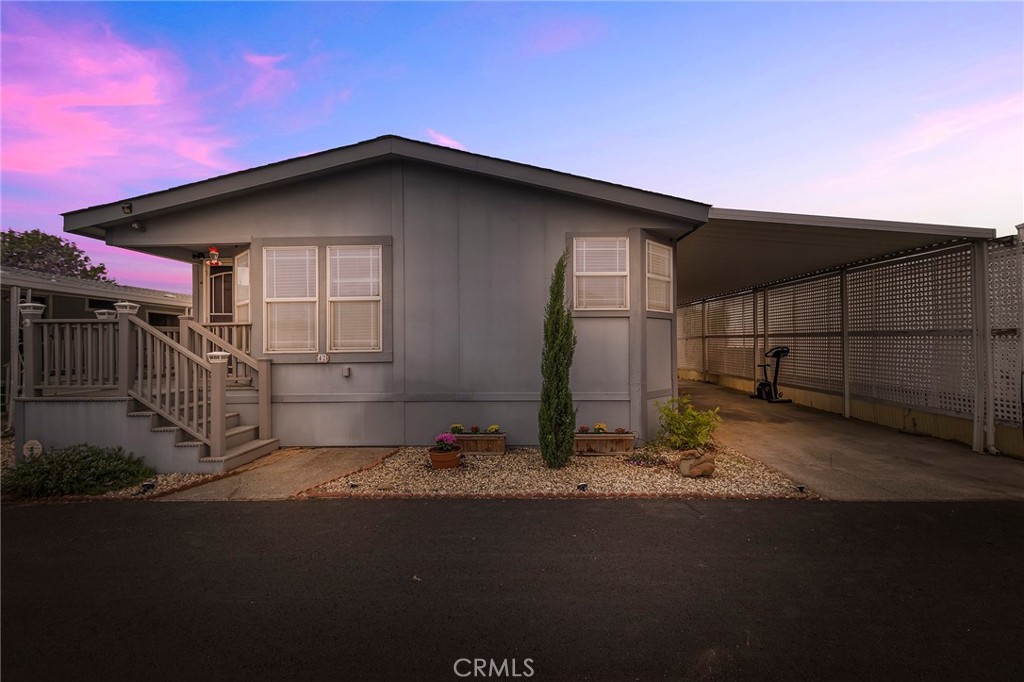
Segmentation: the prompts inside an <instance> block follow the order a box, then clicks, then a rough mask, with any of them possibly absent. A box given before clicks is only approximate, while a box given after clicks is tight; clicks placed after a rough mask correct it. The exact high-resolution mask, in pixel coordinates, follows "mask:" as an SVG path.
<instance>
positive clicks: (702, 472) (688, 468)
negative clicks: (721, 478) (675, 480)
mask: <svg viewBox="0 0 1024 682" xmlns="http://www.w3.org/2000/svg"><path fill="white" fill-rule="evenodd" d="M679 473H681V474H682V475H683V476H687V477H689V478H698V477H700V476H710V475H711V474H713V473H715V458H714V456H713V455H704V456H703V457H698V458H697V459H695V460H692V461H691V460H686V459H681V460H679Z"/></svg>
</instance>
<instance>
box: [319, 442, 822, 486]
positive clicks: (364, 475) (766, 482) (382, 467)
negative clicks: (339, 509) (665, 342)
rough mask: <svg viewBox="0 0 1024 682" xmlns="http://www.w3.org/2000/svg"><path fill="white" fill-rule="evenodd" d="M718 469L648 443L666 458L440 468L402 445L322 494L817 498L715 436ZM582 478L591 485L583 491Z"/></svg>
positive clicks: (517, 458) (526, 451)
mask: <svg viewBox="0 0 1024 682" xmlns="http://www.w3.org/2000/svg"><path fill="white" fill-rule="evenodd" d="M707 451H708V452H709V453H710V454H713V455H714V456H715V458H716V460H715V464H716V469H715V472H714V474H712V475H711V476H710V477H707V478H687V477H684V476H682V475H681V474H680V473H679V469H678V463H679V459H680V456H681V453H679V452H677V451H669V450H659V449H657V448H654V447H648V448H647V449H646V450H644V451H640V453H641V454H642V453H646V454H647V455H649V456H650V457H652V458H653V457H661V458H663V460H664V463H662V464H658V465H655V466H638V465H635V464H631V463H629V462H627V461H626V460H627V459H628V458H627V457H626V456H621V455H620V456H599V457H573V458H572V459H570V461H569V464H568V465H566V466H565V467H564V468H562V469H548V468H547V467H546V466H545V465H544V463H543V460H541V457H540V451H539V450H537V449H534V448H509V450H508V451H507V452H506V454H504V455H464V456H463V457H462V464H461V466H459V467H458V468H456V469H441V470H434V469H431V468H430V461H429V458H428V456H427V449H426V448H408V447H407V448H402V449H400V450H398V451H397V452H396V453H395V454H393V455H392V456H390V457H388V458H387V459H385V460H384V461H383V462H381V463H380V464H378V465H376V466H375V467H373V468H371V469H367V470H365V471H361V472H358V473H355V474H352V475H350V476H345V477H343V478H339V479H337V480H334V481H331V482H330V483H326V484H324V485H322V486H319V487H318V488H317V489H315V490H314V491H312V494H313V495H315V496H320V495H323V496H343V497H410V496H426V497H435V496H436V497H444V496H468V497H588V496H589V497H595V496H597V497H599V496H651V497H658V496H668V497H694V498H705V497H728V498H792V499H817V497H818V496H817V495H815V494H814V493H812V492H809V491H806V492H801V491H799V490H798V489H797V487H796V485H795V484H794V483H793V481H791V480H790V479H788V478H787V477H785V476H783V475H782V474H780V473H778V472H777V471H775V470H773V469H771V468H769V467H767V466H765V465H764V464H762V463H760V462H758V461H756V460H753V459H751V458H749V457H746V456H745V455H743V454H741V453H740V452H738V451H736V450H734V449H732V448H729V447H726V446H723V445H721V444H720V443H712V444H710V445H709V447H708V448H707ZM581 483H585V484H586V490H580V489H579V486H580V484H581Z"/></svg>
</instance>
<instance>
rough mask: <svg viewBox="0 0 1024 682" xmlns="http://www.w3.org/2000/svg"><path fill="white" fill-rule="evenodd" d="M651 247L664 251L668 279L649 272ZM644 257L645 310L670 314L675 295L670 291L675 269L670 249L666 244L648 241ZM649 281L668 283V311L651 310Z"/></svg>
mask: <svg viewBox="0 0 1024 682" xmlns="http://www.w3.org/2000/svg"><path fill="white" fill-rule="evenodd" d="M651 247H654V249H655V250H658V249H663V250H664V251H666V252H667V253H666V254H665V256H666V260H667V261H668V277H664V276H662V275H657V274H655V273H653V272H651ZM645 256H646V259H645V268H644V270H645V272H646V274H647V282H646V297H647V310H648V312H652V313H671V312H672V303H673V299H674V294H675V292H674V291H673V290H672V289H673V286H672V276H673V270H674V269H675V268H674V263H673V259H672V247H671V246H668V245H667V244H662V243H661V242H656V241H654V240H653V239H648V240H647V249H646V253H645ZM651 280H655V281H660V282H667V283H668V310H661V309H659V308H652V307H651Z"/></svg>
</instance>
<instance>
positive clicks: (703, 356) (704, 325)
mask: <svg viewBox="0 0 1024 682" xmlns="http://www.w3.org/2000/svg"><path fill="white" fill-rule="evenodd" d="M700 375H701V381H703V382H705V383H706V382H707V380H708V300H707V299H704V300H703V301H701V302H700Z"/></svg>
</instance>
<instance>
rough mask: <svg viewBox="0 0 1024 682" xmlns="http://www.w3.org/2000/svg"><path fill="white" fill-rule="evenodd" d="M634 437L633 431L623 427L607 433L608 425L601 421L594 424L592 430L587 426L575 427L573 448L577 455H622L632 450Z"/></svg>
mask: <svg viewBox="0 0 1024 682" xmlns="http://www.w3.org/2000/svg"><path fill="white" fill-rule="evenodd" d="M634 441H635V439H634V437H633V433H631V432H630V431H627V430H626V429H623V428H617V429H615V432H614V433H608V425H607V424H605V423H603V422H598V423H596V424H594V432H593V433H590V427H589V426H581V427H579V428H578V429H576V437H575V438H574V439H573V449H574V450H575V452H576V454H577V455H624V454H627V453H630V452H632V451H633V443H634Z"/></svg>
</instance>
